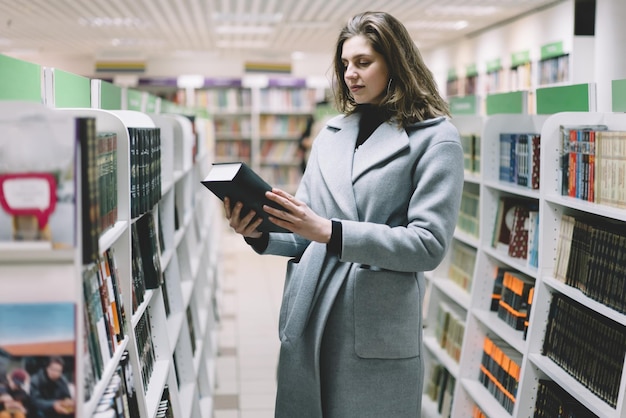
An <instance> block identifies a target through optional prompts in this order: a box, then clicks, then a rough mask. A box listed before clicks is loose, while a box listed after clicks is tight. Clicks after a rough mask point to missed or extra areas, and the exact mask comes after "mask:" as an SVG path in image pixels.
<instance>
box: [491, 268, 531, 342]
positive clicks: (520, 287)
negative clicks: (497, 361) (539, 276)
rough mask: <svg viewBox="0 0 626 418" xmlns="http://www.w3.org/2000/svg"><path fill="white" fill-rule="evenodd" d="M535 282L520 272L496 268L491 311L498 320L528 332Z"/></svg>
mask: <svg viewBox="0 0 626 418" xmlns="http://www.w3.org/2000/svg"><path fill="white" fill-rule="evenodd" d="M534 289H535V281H534V280H533V279H532V278H530V277H528V276H526V275H525V274H522V273H520V272H517V271H514V270H511V269H508V268H504V267H496V275H495V279H494V290H493V293H492V298H491V310H492V311H495V312H497V314H498V318H500V319H502V320H503V321H504V322H505V323H506V324H507V325H509V326H510V327H511V328H513V329H515V330H517V331H523V332H524V338H526V333H527V331H528V318H529V317H530V308H531V306H532V300H533V294H534Z"/></svg>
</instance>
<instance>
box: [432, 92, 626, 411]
mask: <svg viewBox="0 0 626 418" xmlns="http://www.w3.org/2000/svg"><path fill="white" fill-rule="evenodd" d="M571 88H572V90H575V89H581V88H582V87H580V86H576V85H574V86H571ZM584 93H585V94H583V95H582V96H584V97H589V102H588V103H587V104H586V106H591V107H593V104H592V103H591V102H592V100H591V99H592V97H591V95H589V96H587V91H586V90H585V92H584ZM540 96H541V94H540ZM585 100H587V99H585ZM543 105H544V104H541V105H539V106H538V108H543ZM468 118H470V117H467V116H462V117H461V116H455V117H453V123H455V124H456V126H457V128H458V129H459V132H460V133H461V134H463V133H465V132H468V131H469V130H471V129H470V128H468V126H470V125H471V123H475V124H477V125H476V126H480V124H479V122H478V119H479V118H474V119H468ZM455 119H456V121H455ZM472 120H473V122H472ZM596 124H601V125H602V124H603V125H606V126H607V127H608V129H609V130H618V131H624V130H626V118H624V115H623V114H618V113H602V114H600V113H589V112H582V111H576V112H559V113H553V114H542V115H513V114H509V115H505V114H499V115H497V114H496V115H491V116H488V117H486V118H485V119H484V124H483V128H482V133H481V138H482V141H481V155H480V162H481V164H480V168H481V170H480V173H479V174H478V175H473V174H472V173H466V186H465V188H468V186H471V187H473V188H474V190H478V195H479V197H478V200H479V225H480V227H479V233H478V236H473V235H472V234H468V233H467V231H464V230H463V228H461V224H459V225H457V231H456V232H455V237H454V242H453V248H452V249H451V251H450V253H449V254H448V256H447V258H446V259H445V260H444V262H443V263H442V264H441V265H440V266H439V267H438V268H437V269H436V270H435V271H433V272H430V273H429V274H428V275H427V278H428V285H429V287H428V292H429V294H428V296H427V298H426V305H425V307H424V309H425V315H426V318H425V330H424V340H425V344H424V345H425V347H426V354H425V359H426V366H427V367H426V375H425V378H426V381H425V390H427V389H428V388H429V387H430V390H432V385H433V381H432V379H439V380H438V382H439V383H441V377H440V375H441V374H442V373H441V372H438V367H441V366H443V368H445V370H446V372H447V373H448V374H449V375H450V376H452V378H453V379H452V380H453V381H454V387H453V388H452V390H453V396H452V399H453V401H452V406H451V408H450V415H449V416H451V417H465V416H470V415H471V414H473V413H477V412H476V411H480V412H481V413H482V414H484V416H488V417H496V416H497V417H507V416H511V417H520V418H521V417H532V416H533V414H534V411H535V407H536V404H537V402H540V401H541V399H544V396H546V395H545V393H550V394H551V395H550V396H553V397H554V396H556V397H557V398H558V399H560V400H562V401H566V400H567V401H568V402H571V403H570V404H569V405H577V407H578V408H583V409H584V410H585V411H586V413H589V412H590V413H592V414H594V415H596V416H601V417H616V418H617V417H623V416H626V400H625V396H624V394H625V393H626V379H625V375H626V372H625V370H626V367H624V366H625V364H624V354H623V352H622V351H623V350H624V347H626V344H624V343H623V340H620V339H619V338H622V336H623V335H624V333H626V331H625V330H626V316H625V314H624V313H623V309H621V310H620V309H617V308H613V307H611V305H610V302H604V303H603V302H602V301H599V300H598V299H599V296H598V293H597V292H596V293H595V294H594V293H592V292H591V291H590V290H589V289H586V288H582V290H581V289H579V288H576V287H575V285H573V284H571V283H570V284H566V283H564V282H563V280H564V279H559V278H557V277H556V272H555V268H556V265H557V263H558V260H559V257H563V256H561V255H559V251H564V250H563V249H562V248H560V246H564V247H565V248H567V247H568V245H564V244H562V238H561V235H560V234H562V231H561V228H562V223H563V222H564V220H563V219H564V216H570V217H573V218H576V219H581V220H584V221H585V222H586V223H587V224H589V225H592V226H596V225H598V226H597V227H596V231H595V232H594V235H593V236H594V237H596V236H598V237H600V236H602V235H601V232H600V231H601V230H600V226H603V228H604V229H603V230H607V229H608V230H610V231H622V230H623V228H624V224H625V222H626V214H625V213H624V209H623V207H619V205H618V204H614V203H611V206H609V205H608V203H607V204H598V203H594V202H590V201H586V200H583V199H581V198H573V197H569V196H563V195H562V194H561V187H562V184H561V174H560V170H561V168H560V161H561V160H560V158H561V154H560V152H561V132H560V127H561V126H562V125H572V126H576V125H596ZM513 132H528V133H530V132H539V133H540V134H541V150H540V153H541V154H540V155H541V158H540V188H539V189H533V188H530V187H525V186H520V185H518V184H515V183H512V182H510V181H503V180H501V178H500V173H499V167H500V151H499V148H500V146H499V145H500V144H499V137H500V134H501V133H513ZM503 197H506V198H508V199H517V200H521V201H523V202H530V203H532V204H533V206H534V207H535V208H536V211H537V213H538V219H539V221H538V222H539V224H538V226H537V227H536V228H538V229H537V231H538V232H537V234H536V235H535V236H536V237H537V240H538V242H537V248H538V250H537V257H538V259H537V261H536V263H537V266H536V267H535V266H533V265H531V264H530V263H529V262H528V260H527V259H523V258H516V257H512V256H511V255H509V253H508V251H506V250H505V249H504V248H503V247H501V246H496V247H494V245H493V236H494V230H493V229H494V223H495V222H494V220H495V219H497V218H498V206H499V202H500V200H501V198H503ZM607 225H608V226H607ZM587 239H588V241H589V242H594V241H593V240H592V238H591V237H590V236H588V237H587ZM612 239H613V240H618V239H619V235H618V234H617V232H615V233H614V234H613V236H612ZM596 242H599V241H598V240H596ZM614 242H620V241H614ZM459 243H462V244H463V246H464V247H468V248H470V249H473V250H474V251H475V254H476V255H475V259H474V265H473V266H472V265H471V263H470V264H466V265H465V271H466V272H471V287H470V288H469V289H468V290H465V289H463V287H462V286H459V284H458V282H454V281H453V278H454V275H453V273H452V271H453V268H452V264H453V259H454V246H455V245H456V246H458V244H459ZM589 245H590V246H591V244H589ZM597 247H598V248H601V247H600V244H597ZM617 247H619V245H617ZM589 248H590V247H589ZM572 251H574V250H572ZM598 251H600V250H598ZM597 257H599V256H597ZM620 259H621V258H618V259H615V258H614V260H618V261H615V262H619V260H620ZM496 271H499V272H501V274H502V275H504V272H505V271H506V272H512V273H514V274H515V276H516V277H518V278H520V279H523V280H526V281H528V283H529V285H527V286H532V292H531V293H530V296H528V299H527V301H528V302H529V303H530V306H524V307H523V308H520V309H528V311H529V312H530V314H529V317H528V321H527V324H526V326H527V328H526V329H525V330H520V329H515V328H514V327H512V326H510V325H508V324H507V321H506V320H504V319H505V318H506V319H508V320H509V321H510V319H511V318H516V316H515V315H514V314H515V313H516V312H518V311H517V310H515V309H513V310H512V311H511V312H513V314H512V313H511V312H508V313H507V312H505V311H503V310H502V308H501V307H502V306H503V303H502V299H505V296H504V292H502V293H501V295H502V299H495V297H494V295H495V294H496V293H497V292H496V291H495V290H494V285H495V277H496ZM569 274H570V276H571V275H572V274H571V272H570V273H569ZM607 274H608V273H607ZM505 277H506V276H505ZM568 277H569V276H568ZM505 280H506V278H505ZM570 280H571V279H570ZM596 280H598V279H596ZM509 283H511V282H509ZM508 286H510V288H511V289H512V288H513V287H514V286H511V285H510V284H509V285H508ZM596 286H598V285H596ZM606 286H608V285H606ZM505 287H507V286H505ZM507 288H508V287H507ZM526 290H528V288H527V289H526ZM613 293H615V292H613ZM617 294H618V295H620V294H621V293H620V291H617ZM613 299H616V297H614V298H613ZM612 303H614V304H615V303H617V302H615V301H613V302H612ZM621 303H623V302H621ZM490 305H492V306H497V307H499V310H498V309H497V310H495V311H494V310H492V309H490ZM555 306H558V307H559V308H556V307H555ZM442 307H447V309H451V310H452V311H453V312H454V313H455V315H456V316H457V317H459V318H461V319H462V320H463V321H464V328H465V331H464V334H463V336H462V340H461V344H462V348H461V355H460V359H459V361H458V362H457V361H454V360H453V359H451V358H450V357H449V356H448V353H447V352H446V350H445V349H444V348H443V347H442V346H441V344H439V343H438V341H437V335H439V334H441V332H442V328H441V327H440V326H439V324H438V321H439V320H440V316H438V314H440V312H441V310H442ZM558 309H561V311H562V312H564V309H569V311H567V312H577V313H576V315H579V316H578V317H579V318H584V319H581V321H582V320H584V321H585V325H584V326H572V325H563V324H564V321H566V319H563V318H568V317H565V316H563V314H561V317H560V318H561V319H560V321H561V322H560V323H559V322H557V319H558V318H559V316H558V314H559V310H558ZM520 312H521V311H520ZM524 312H526V311H524ZM555 312H556V313H555ZM578 312H583V313H582V314H581V313H578ZM555 318H557V319H555ZM514 322H515V321H514ZM516 323H517V322H516ZM559 326H561V327H563V326H565V327H571V329H578V330H587V332H590V333H591V334H583V333H582V331H579V334H578V338H579V340H584V341H585V344H578V346H577V347H579V348H578V349H579V352H578V354H577V355H578V356H580V357H579V358H585V359H586V360H585V361H575V362H573V365H572V364H570V363H572V362H568V361H567V360H568V358H567V357H566V358H565V359H564V358H563V356H565V355H564V354H559V353H558V352H555V351H558V350H555V349H554V348H552V349H550V345H549V341H552V338H555V337H553V335H555V333H557V334H556V335H559V334H558V331H555V330H554V329H555V327H559ZM605 328H606V329H608V330H610V331H606V332H607V333H608V335H615V336H616V337H615V339H616V341H617V343H614V344H612V345H611V347H612V348H610V349H609V348H603V345H602V344H604V343H598V342H597V341H608V340H609V339H610V338H612V337H608V336H606V335H603V334H601V333H600V332H601V331H599V330H603V329H605ZM444 330H445V328H444ZM592 330H593V331H592ZM448 332H449V330H448ZM592 332H596V334H593V333H592ZM599 333H600V334H599ZM549 336H550V337H549ZM450 337H451V338H453V337H454V334H452V335H451V336H450ZM486 338H489V340H490V341H493V342H494V343H495V345H496V346H497V347H498V348H499V349H501V351H502V352H503V353H504V355H503V358H506V360H501V361H502V363H501V364H507V365H508V366H507V367H510V368H511V369H510V370H513V371H515V372H516V373H517V376H518V378H517V388H516V393H513V394H512V395H513V396H512V398H513V399H516V401H515V402H513V403H511V402H507V401H506V400H507V395H506V394H503V391H502V390H499V391H498V390H496V391H494V390H493V386H494V384H492V385H491V386H492V387H491V388H489V389H488V388H487V387H486V386H485V385H483V383H482V382H481V380H480V379H481V378H480V377H479V376H483V379H486V378H485V377H484V376H486V374H485V368H484V367H483V366H484V359H485V352H486V350H487V348H486V347H487V346H488V344H486V342H485V341H486ZM560 338H563V335H560ZM571 338H574V337H571ZM619 341H622V342H621V343H620V342H619ZM607 344H608V343H607ZM620 344H621V345H620ZM571 345H573V343H572V344H568V346H571ZM560 346H562V344H561V345H558V344H557V345H556V347H560ZM605 350H612V351H611V352H614V353H616V354H614V355H613V357H611V356H609V355H605V357H602V355H603V353H604V352H605ZM620 350H622V351H620ZM559 355H561V357H559ZM595 357H601V358H606V360H603V362H595V363H593V364H594V367H596V368H597V370H603V373H602V375H603V377H604V378H605V379H612V380H610V382H611V383H610V384H606V385H605V386H602V384H601V383H597V382H596V383H594V380H593V374H591V373H590V371H589V370H588V369H584V368H582V367H581V366H580V365H581V364H586V363H589V360H588V359H590V358H595ZM489 358H491V357H489ZM513 364H514V365H513ZM607 364H610V366H607ZM566 368H568V369H569V372H568V371H566ZM594 370H595V369H594ZM590 374H591V376H592V377H589V376H590ZM576 376H578V377H576ZM583 376H585V377H583ZM596 379H597V377H596ZM448 380H449V379H448ZM582 382H585V383H584V384H583V383H582ZM429 385H431V386H429ZM447 390H450V389H449V388H448V387H443V388H439V392H438V394H439V395H440V398H436V399H435V400H433V399H432V397H431V396H432V395H431V394H430V393H428V392H426V393H425V394H424V401H423V403H424V408H423V409H424V411H423V412H424V414H425V416H428V417H441V416H448V415H447V413H446V410H445V407H446V405H447V404H446V400H445V399H446V396H448V397H449V395H447V394H446V391H447ZM494 392H497V394H496V393H494ZM498 395H499V397H498ZM502 399H504V401H502ZM574 400H576V402H574ZM442 407H443V408H444V409H443V410H441V408H442ZM475 416H477V415H475ZM585 416H588V415H585Z"/></svg>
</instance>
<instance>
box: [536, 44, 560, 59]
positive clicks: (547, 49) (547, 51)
mask: <svg viewBox="0 0 626 418" xmlns="http://www.w3.org/2000/svg"><path fill="white" fill-rule="evenodd" d="M561 55H565V54H564V52H563V42H552V43H550V44H546V45H544V46H542V47H541V59H542V60H545V59H548V58H555V57H560V56H561Z"/></svg>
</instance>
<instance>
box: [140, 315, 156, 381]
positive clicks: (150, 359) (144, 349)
mask: <svg viewBox="0 0 626 418" xmlns="http://www.w3.org/2000/svg"><path fill="white" fill-rule="evenodd" d="M152 329H153V325H152V322H151V320H150V315H149V313H148V311H147V310H146V311H145V312H144V313H143V315H141V317H140V318H139V321H137V325H136V326H135V338H136V340H135V341H137V352H138V354H139V367H140V368H141V381H142V383H143V390H144V393H146V392H147V391H148V385H149V383H150V378H151V377H152V372H153V371H154V365H155V363H156V360H157V357H156V352H155V349H154V344H153V343H152Z"/></svg>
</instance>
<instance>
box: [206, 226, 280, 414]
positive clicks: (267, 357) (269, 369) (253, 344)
mask: <svg viewBox="0 0 626 418" xmlns="http://www.w3.org/2000/svg"><path fill="white" fill-rule="evenodd" d="M220 240H221V260H220V261H221V268H222V282H221V283H222V304H221V308H220V312H221V322H220V324H219V327H220V328H219V340H218V341H219V342H218V347H219V353H218V358H217V371H216V374H217V378H216V381H217V383H216V385H217V387H216V393H215V397H214V412H213V417H214V418H273V417H274V399H275V395H276V365H277V362H278V350H279V341H278V312H279V307H280V298H281V294H282V286H283V279H284V274H285V267H286V261H287V260H286V259H285V258H283V257H275V256H260V255H258V254H256V253H255V252H254V251H252V249H251V248H250V247H248V245H247V244H246V243H245V242H244V241H243V239H242V238H241V237H240V236H239V235H237V234H235V233H234V232H232V231H231V230H230V228H228V227H227V226H226V225H225V226H224V230H223V231H222V234H221V238H220Z"/></svg>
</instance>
